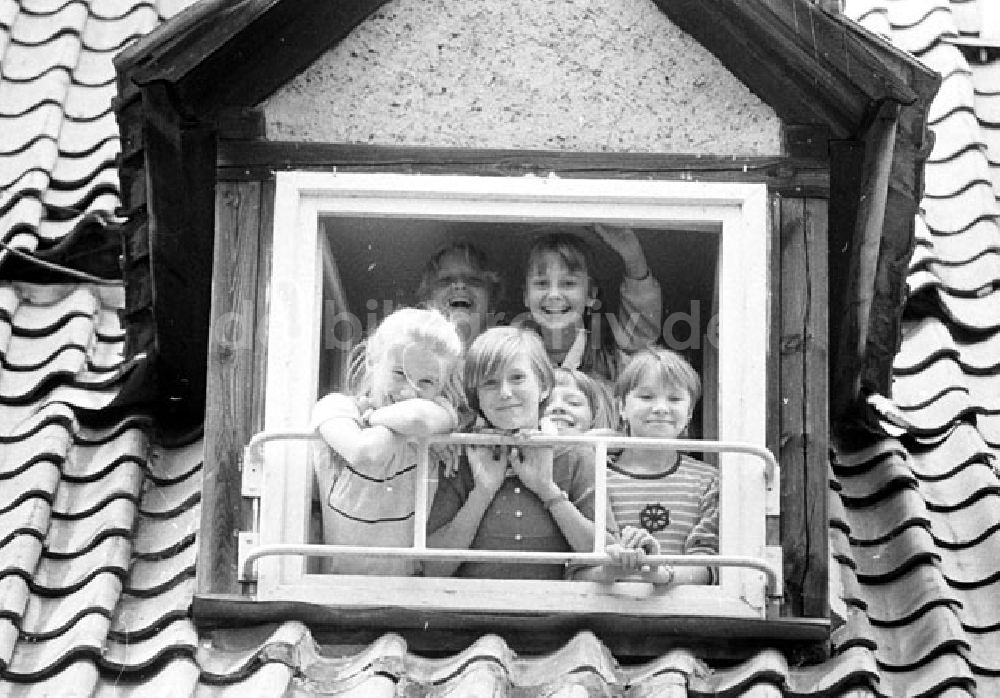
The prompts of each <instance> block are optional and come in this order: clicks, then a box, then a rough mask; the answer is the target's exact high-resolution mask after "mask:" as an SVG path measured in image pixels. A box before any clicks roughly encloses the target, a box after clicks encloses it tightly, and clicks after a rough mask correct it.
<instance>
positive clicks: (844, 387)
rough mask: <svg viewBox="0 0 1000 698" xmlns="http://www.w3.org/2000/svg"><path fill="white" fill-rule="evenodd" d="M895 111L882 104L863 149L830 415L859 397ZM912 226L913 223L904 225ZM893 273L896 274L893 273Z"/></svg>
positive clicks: (842, 411)
mask: <svg viewBox="0 0 1000 698" xmlns="http://www.w3.org/2000/svg"><path fill="white" fill-rule="evenodd" d="M898 113H899V108H898V105H896V104H895V103H893V102H887V103H885V104H884V105H882V107H881V108H880V109H879V111H878V113H877V115H876V118H875V119H874V121H873V123H872V126H871V128H870V129H869V131H868V133H867V135H866V138H865V141H864V142H865V146H864V164H863V166H862V183H861V189H860V203H859V205H858V212H857V218H856V221H855V225H854V235H853V237H852V240H851V243H850V257H849V259H848V260H847V261H848V269H847V274H846V288H845V289H844V300H843V302H842V305H843V308H844V315H843V320H842V324H841V325H840V327H839V330H838V332H839V334H838V346H837V352H836V363H835V367H834V375H833V377H832V388H833V394H832V396H831V397H832V401H831V402H832V408H831V409H832V411H833V414H834V415H835V416H838V415H841V414H843V413H845V412H846V411H848V410H849V409H850V408H851V407H852V406H853V405H854V404H855V401H856V400H857V398H858V397H859V396H860V394H861V389H862V385H861V371H862V366H864V365H865V362H866V356H865V355H866V351H867V347H868V338H869V330H870V326H871V322H872V316H871V310H872V303H873V299H874V298H875V295H876V284H875V282H876V275H877V272H878V263H879V251H880V247H881V243H882V233H883V224H884V222H885V217H886V203H887V201H888V196H889V175H890V172H891V170H892V166H893V152H894V148H895V141H896V123H897V116H898ZM908 223H909V224H910V225H912V221H909V222H908ZM897 271H898V270H897Z"/></svg>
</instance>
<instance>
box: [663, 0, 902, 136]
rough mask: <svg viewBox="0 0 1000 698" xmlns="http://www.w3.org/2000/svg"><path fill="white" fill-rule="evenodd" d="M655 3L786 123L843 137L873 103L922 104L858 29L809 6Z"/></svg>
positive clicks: (697, 0)
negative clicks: (811, 126) (810, 126)
mask: <svg viewBox="0 0 1000 698" xmlns="http://www.w3.org/2000/svg"><path fill="white" fill-rule="evenodd" d="M656 4H657V6H658V7H659V8H660V9H661V10H663V12H664V13H665V14H666V15H667V16H668V17H670V19H671V20H672V21H674V22H675V23H676V24H677V26H679V27H680V28H681V29H683V30H684V31H686V32H688V33H689V34H690V35H691V36H693V37H694V38H695V39H696V40H697V41H699V42H700V43H701V44H703V45H704V46H705V47H706V48H707V49H708V50H709V51H711V52H712V53H713V54H715V56H716V57H717V58H718V59H719V60H720V61H721V62H722V64H723V65H725V66H726V67H727V68H728V69H729V70H730V71H732V73H733V74H734V75H736V77H738V78H740V80H742V81H743V83H744V84H746V85H747V86H748V87H749V88H750V89H751V90H753V92H755V93H756V94H757V95H759V96H760V97H761V98H762V99H763V100H764V101H765V102H767V103H768V104H770V105H771V106H772V107H773V108H774V110H775V111H776V112H777V113H778V115H779V116H780V117H781V118H782V120H783V121H785V122H786V123H797V124H823V125H825V126H827V127H828V128H829V129H830V132H831V134H832V135H833V136H834V137H835V138H845V137H849V136H851V135H852V134H854V133H855V132H856V130H857V128H858V125H859V124H860V123H861V122H862V121H863V119H864V116H865V114H866V112H867V109H868V105H869V103H870V102H871V101H872V100H879V99H895V100H897V101H901V102H907V103H909V102H912V101H914V100H915V99H916V94H915V93H914V92H913V91H912V90H911V89H910V88H909V87H908V86H907V85H906V84H905V83H903V82H902V81H901V80H899V79H898V78H897V77H896V76H895V75H892V74H889V73H888V72H887V71H886V69H885V67H883V66H882V64H881V63H880V62H879V60H878V57H876V56H875V55H874V54H873V52H872V50H871V48H870V47H869V46H868V45H866V44H863V43H862V42H861V41H860V40H859V39H858V37H857V36H855V35H854V32H855V30H853V29H851V28H850V27H849V26H848V25H845V24H841V23H839V22H836V21H835V20H833V19H832V18H831V17H830V16H829V15H826V14H824V13H822V12H820V11H819V10H818V9H816V8H815V7H814V6H813V5H812V3H810V2H785V3H782V5H783V6H784V10H783V11H782V12H780V13H779V12H776V11H775V8H774V7H773V6H769V3H767V2H763V1H761V0H741V1H740V2H703V0H656ZM789 15H794V16H789Z"/></svg>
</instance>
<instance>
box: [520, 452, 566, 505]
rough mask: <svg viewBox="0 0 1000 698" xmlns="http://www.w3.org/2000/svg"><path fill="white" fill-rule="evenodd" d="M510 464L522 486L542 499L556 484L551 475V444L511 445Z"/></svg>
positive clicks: (550, 493) (549, 493) (546, 496)
mask: <svg viewBox="0 0 1000 698" xmlns="http://www.w3.org/2000/svg"><path fill="white" fill-rule="evenodd" d="M510 465H511V467H512V468H514V473H515V474H516V475H517V476H518V477H519V478H521V482H523V483H524V486H525V487H527V488H528V489H529V490H531V491H532V492H534V493H535V494H536V495H538V496H539V497H540V498H541V499H542V500H545V499H548V498H549V497H551V496H552V492H553V491H554V490H555V489H556V486H555V479H554V478H553V477H552V447H551V446H512V447H511V449H510ZM556 494H558V492H556Z"/></svg>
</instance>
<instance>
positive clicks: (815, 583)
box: [779, 199, 829, 618]
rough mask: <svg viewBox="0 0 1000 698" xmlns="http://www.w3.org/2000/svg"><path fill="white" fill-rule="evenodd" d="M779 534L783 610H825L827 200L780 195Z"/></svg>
mask: <svg viewBox="0 0 1000 698" xmlns="http://www.w3.org/2000/svg"><path fill="white" fill-rule="evenodd" d="M780 208H781V211H780V216H781V223H780V229H781V230H780V247H781V311H780V312H781V316H780V317H781V320H780V323H781V329H780V332H781V336H780V340H779V351H780V357H779V362H780V364H779V365H780V374H781V378H780V388H779V390H780V396H781V398H780V401H779V413H780V422H781V426H780V430H781V433H780V440H781V448H780V451H779V457H780V460H781V475H782V482H781V538H782V550H783V552H784V571H785V591H786V611H790V612H791V613H792V614H793V615H796V616H805V617H812V618H825V617H826V616H827V613H828V611H829V605H828V600H827V593H828V590H829V577H828V566H829V540H828V536H829V532H828V530H827V525H828V524H827V515H826V506H827V494H828V492H827V472H828V466H827V458H828V456H827V452H828V447H829V427H828V410H827V400H828V391H827V370H828V369H827V361H828V351H827V305H826V297H827V280H826V254H827V249H826V231H827V202H826V201H823V200H817V199H783V200H782V201H781V207H780Z"/></svg>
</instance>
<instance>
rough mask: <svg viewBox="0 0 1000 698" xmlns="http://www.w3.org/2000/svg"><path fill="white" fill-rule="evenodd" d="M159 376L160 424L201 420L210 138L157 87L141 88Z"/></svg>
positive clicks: (210, 229)
mask: <svg viewBox="0 0 1000 698" xmlns="http://www.w3.org/2000/svg"><path fill="white" fill-rule="evenodd" d="M142 95H143V97H142V98H143V113H144V114H145V118H146V122H145V126H144V129H143V142H144V146H145V150H146V156H147V157H146V166H147V170H146V176H147V178H148V181H149V191H148V192H147V193H148V197H149V201H148V211H149V237H150V241H151V242H150V265H151V274H152V279H153V315H154V317H155V320H156V335H157V348H156V349H157V355H156V362H157V376H158V380H159V388H160V394H161V397H162V401H161V404H160V405H159V409H158V414H159V416H160V418H161V419H162V420H163V422H164V426H166V425H167V424H169V423H172V422H176V423H177V425H178V426H180V427H184V426H191V425H194V424H197V423H200V422H201V420H202V415H203V410H204V399H205V352H206V348H207V346H208V332H209V304H210V301H211V296H212V294H211V288H212V241H213V238H214V227H215V225H214V224H215V220H214V218H215V215H214V208H215V199H214V173H215V162H216V153H215V134H214V132H213V131H212V130H211V129H210V128H208V127H205V126H204V125H202V124H198V123H191V122H189V121H186V120H184V119H181V118H180V116H179V115H178V113H177V112H176V111H175V110H174V106H173V99H172V96H171V95H170V93H169V90H168V89H167V88H166V87H165V86H163V85H154V86H151V87H149V88H147V89H144V90H143V93H142Z"/></svg>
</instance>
